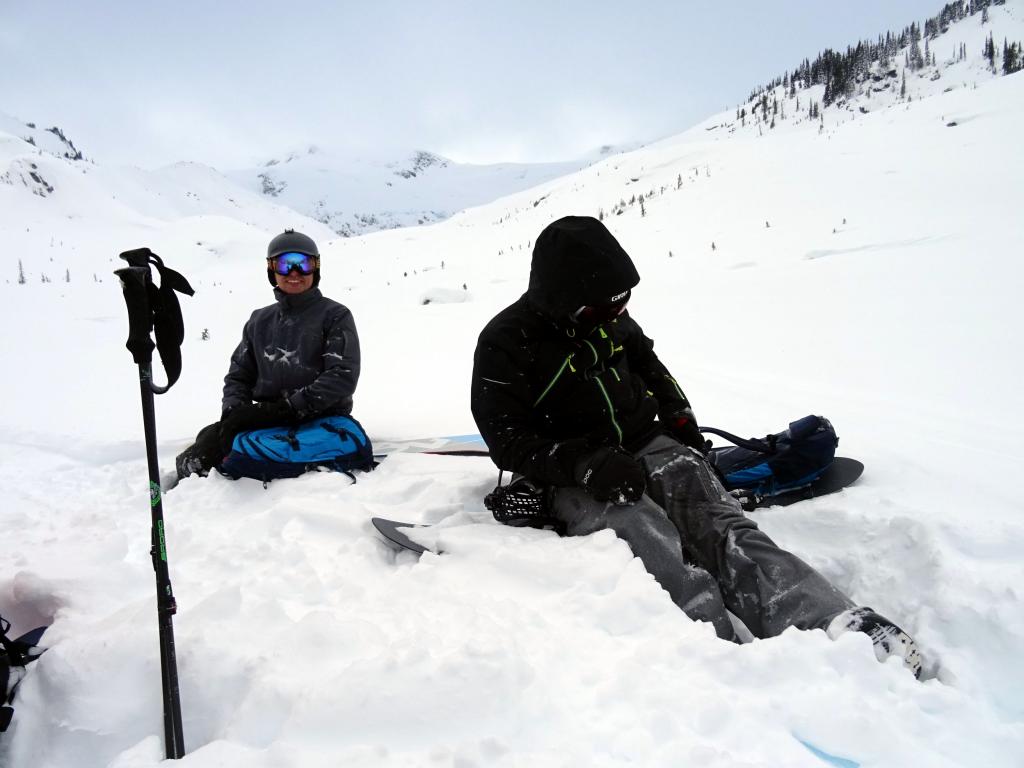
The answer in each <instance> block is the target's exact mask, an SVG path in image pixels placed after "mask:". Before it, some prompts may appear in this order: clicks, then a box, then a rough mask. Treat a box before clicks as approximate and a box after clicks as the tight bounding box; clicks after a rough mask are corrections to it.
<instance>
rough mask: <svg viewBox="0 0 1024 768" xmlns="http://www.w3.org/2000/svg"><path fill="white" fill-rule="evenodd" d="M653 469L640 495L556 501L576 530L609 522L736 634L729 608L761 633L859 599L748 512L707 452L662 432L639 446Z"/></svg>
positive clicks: (570, 493)
mask: <svg viewBox="0 0 1024 768" xmlns="http://www.w3.org/2000/svg"><path fill="white" fill-rule="evenodd" d="M634 455H635V456H636V458H637V459H638V460H639V461H640V462H641V463H642V465H643V467H644V470H645V472H646V475H647V492H646V493H645V494H644V495H643V497H641V499H640V500H639V501H637V502H636V503H635V504H628V505H624V506H616V505H613V504H610V503H606V502H600V501H596V500H595V499H593V498H592V497H591V496H589V495H588V494H587V493H586V492H585V491H583V490H582V489H580V488H558V489H556V491H555V495H554V502H553V508H554V509H553V511H554V514H555V516H556V517H558V519H560V520H561V521H562V522H564V523H565V525H566V529H567V530H566V533H567V534H568V535H570V536H584V535H586V534H589V533H594V532H595V531H600V530H603V529H605V528H609V529H611V530H613V531H615V533H616V535H617V536H618V537H619V538H621V539H623V540H624V541H625V542H626V543H627V544H628V545H629V547H630V549H632V551H633V554H634V555H635V556H636V557H638V558H640V560H641V561H642V562H643V564H644V567H645V568H646V569H647V572H648V573H650V574H651V575H652V576H654V578H655V579H656V580H657V581H658V583H659V584H661V586H662V587H663V588H664V589H665V590H666V591H667V592H668V593H669V595H670V596H671V598H672V600H673V602H675V604H676V605H678V606H679V607H680V608H681V609H682V610H683V611H684V612H685V613H686V615H687V616H689V617H690V618H691V619H693V620H694V621H710V622H711V623H712V624H713V625H714V627H715V631H716V632H717V633H718V636H719V637H721V638H724V639H727V640H734V641H735V640H736V639H737V638H736V633H735V631H734V629H733V626H732V622H731V621H730V619H729V616H728V615H727V613H726V609H728V610H729V611H731V612H732V613H733V614H734V615H735V616H736V617H737V618H738V619H739V620H740V621H742V622H743V623H744V624H745V625H746V626H747V628H748V629H749V630H750V632H751V633H752V634H753V635H754V636H755V637H759V638H764V637H774V636H775V635H778V634H779V633H780V632H782V631H783V630H784V629H786V628H787V627H791V626H792V627H797V628H798V629H824V628H825V627H826V626H827V625H828V623H829V621H830V620H831V619H832V618H833V617H834V616H836V615H837V614H839V613H841V612H842V611H845V610H847V609H848V608H852V607H853V605H854V603H853V602H852V601H851V600H850V599H849V598H848V597H847V596H846V595H844V594H843V593H842V592H840V591H839V590H838V589H836V588H835V587H833V586H832V585H831V584H830V583H829V582H828V581H827V580H826V579H825V577H824V576H822V575H821V574H820V573H818V572H817V571H815V570H814V569H813V568H811V566H809V565H807V563H805V562H803V561H802V560H801V559H800V558H798V557H796V555H793V554H791V553H790V552H787V551H786V550H784V549H782V548H780V547H779V546H778V545H777V544H775V542H773V541H772V540H771V539H770V538H768V536H766V535H765V534H764V533H762V532H761V530H760V529H759V528H758V527H757V524H756V523H754V522H753V521H752V520H749V519H748V518H747V517H746V516H745V515H744V514H743V510H742V508H741V507H740V504H739V502H738V501H737V500H736V499H735V498H733V497H732V496H731V495H730V494H729V493H728V492H727V491H726V490H725V489H724V488H723V487H722V484H721V482H720V481H719V480H718V477H717V476H716V475H715V473H714V471H713V470H712V469H711V468H710V467H709V466H708V464H707V462H705V461H704V459H703V457H702V456H701V455H700V454H699V453H697V452H696V451H694V450H693V449H691V448H688V447H686V446H684V445H681V444H679V443H677V442H676V441H675V440H673V439H672V438H670V437H665V436H659V437H656V438H654V439H653V440H652V441H651V442H650V443H648V444H647V445H646V446H644V447H643V448H642V449H641V450H640V451H637V452H636V454H634Z"/></svg>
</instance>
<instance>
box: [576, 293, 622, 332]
mask: <svg viewBox="0 0 1024 768" xmlns="http://www.w3.org/2000/svg"><path fill="white" fill-rule="evenodd" d="M629 295H630V291H626V292H625V293H624V294H621V295H620V296H616V297H614V298H613V299H612V301H610V302H608V303H607V304H593V305H591V304H584V305H583V306H582V307H580V308H579V309H577V310H576V311H575V312H573V313H572V321H573V322H574V323H577V324H579V325H601V323H610V322H611V321H612V320H614V319H615V318H616V317H618V316H619V315H621V314H622V313H623V312H625V311H626V304H628V303H629Z"/></svg>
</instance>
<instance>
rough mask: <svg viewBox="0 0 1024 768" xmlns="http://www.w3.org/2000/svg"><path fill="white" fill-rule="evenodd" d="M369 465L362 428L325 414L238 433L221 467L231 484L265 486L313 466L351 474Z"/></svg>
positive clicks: (349, 420)
mask: <svg viewBox="0 0 1024 768" xmlns="http://www.w3.org/2000/svg"><path fill="white" fill-rule="evenodd" d="M373 466H374V461H373V446H372V445H371V444H370V438H369V437H367V436H366V432H365V431H364V430H363V427H362V425H360V424H359V422H358V421H356V420H355V419H353V418H352V417H351V416H325V417H323V418H319V419H314V420H312V421H307V422H305V423H304V424H300V425H299V426H297V427H270V428H269V429H255V430H252V431H250V432H241V433H239V434H237V435H235V439H234V440H233V441H232V443H231V453H229V454H228V455H227V457H226V458H225V459H224V461H223V462H221V465H220V467H219V469H220V471H221V472H223V473H224V474H225V475H227V476H228V477H232V478H234V479H235V480H237V479H238V478H240V477H251V478H253V479H255V480H262V481H263V482H269V481H270V480H276V479H278V478H283V477H298V476H299V475H301V474H303V473H304V472H308V471H309V470H310V469H314V468H317V467H326V468H327V469H332V470H336V471H338V472H351V471H352V470H354V469H363V470H370V469H373Z"/></svg>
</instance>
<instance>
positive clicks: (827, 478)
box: [370, 457, 864, 554]
mask: <svg viewBox="0 0 1024 768" xmlns="http://www.w3.org/2000/svg"><path fill="white" fill-rule="evenodd" d="M863 472H864V465H863V464H861V463H860V462H859V461H857V460H856V459H848V458H845V457H837V458H836V459H835V461H833V462H832V464H831V465H830V466H829V468H828V469H827V470H825V473H824V474H823V475H822V476H821V477H819V478H818V479H817V480H815V481H814V482H813V483H811V484H810V485H808V486H806V487H805V488H799V489H797V490H795V491H789V492H788V493H781V494H778V495H777V496H769V497H766V498H761V499H744V498H741V499H740V502H741V503H742V504H743V506H744V509H746V510H748V511H750V510H752V509H760V508H763V507H774V506H780V507H786V506H789V505H790V504H795V503H796V502H798V501H805V500H807V499H814V498H817V497H818V496H827V495H828V494H830V493H836V492H837V491H841V490H843V488H846V487H847V486H848V485H852V484H853V483H854V482H856V480H857V479H858V478H859V477H860V476H861V474H862V473H863ZM370 522H372V523H373V527H374V528H376V529H377V532H378V533H380V535H381V536H383V537H384V539H385V541H387V543H388V544H389V545H390V546H391V547H393V548H394V549H399V550H401V549H408V550H409V551H411V552H416V553H418V554H423V553H424V552H426V551H427V550H428V549H429V548H428V547H424V546H423V545H422V544H417V543H416V542H415V541H413V540H412V539H410V538H409V537H408V536H406V535H405V533H403V530H404V529H407V528H426V527H428V526H425V525H417V524H415V523H402V522H399V521H397V520H387V519H385V518H383V517H375V518H373V519H372V520H371V521H370ZM430 551H431V552H433V551H434V550H430ZM438 554H440V553H438Z"/></svg>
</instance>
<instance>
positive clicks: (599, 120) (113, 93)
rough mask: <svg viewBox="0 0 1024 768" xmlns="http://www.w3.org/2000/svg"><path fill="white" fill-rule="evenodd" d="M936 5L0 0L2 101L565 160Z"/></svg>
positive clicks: (125, 137) (77, 123)
mask: <svg viewBox="0 0 1024 768" xmlns="http://www.w3.org/2000/svg"><path fill="white" fill-rule="evenodd" d="M942 4H943V3H942V2H941V0H900V2H897V3H893V2H887V1H886V0H860V1H859V2H857V3H850V2H845V1H840V0H779V2H775V3H765V2H755V1H753V0H734V2H730V3H715V2H689V1H688V0H687V1H685V2H684V1H683V0H678V1H677V2H671V1H670V0H649V2H646V3H643V4H642V5H636V4H632V3H626V2H621V1H620V2H608V1H606V0H592V1H591V2H585V1H583V0H566V1H565V2H558V0H546V1H545V2H541V1H539V0H517V1H515V2H513V1H512V0H505V2H488V1H487V0H476V1H475V2H474V1H473V0H433V2H412V1H411V0H408V1H407V2H397V1H389V0H373V1H371V0H362V1H361V2H343V1H340V0H338V1H336V2H326V1H325V2H313V1H312V0H276V1H275V2H270V1H269V0H247V1H246V2H242V1H240V0H237V1H236V0H230V1H228V0H225V1H223V2H216V0H208V2H200V1H199V0H175V1H174V2H146V1H145V0H105V1H100V2H83V1H82V0H60V1H57V0H32V1H31V2H28V1H25V0H0V112H5V113H8V114H11V115H14V116H16V117H19V118H21V119H23V120H26V121H35V122H38V123H41V124H43V125H51V124H57V125H60V126H61V127H62V128H64V129H65V132H66V133H67V134H68V135H69V136H70V137H71V138H72V139H73V140H74V141H75V142H76V144H78V145H79V146H80V148H81V149H82V150H83V151H84V152H85V153H86V155H87V156H89V157H91V158H94V159H96V160H98V161H100V162H118V163H134V164H138V165H142V166H146V167H150V166H155V165H159V164H163V163H168V162H174V161H177V160H183V159H188V160H197V161H201V162H206V163H210V164H212V165H215V166H218V167H220V168H231V167H244V166H248V165H251V164H254V163H255V162H261V161H263V160H266V159H269V158H270V157H273V156H275V155H281V154H284V153H285V152H287V151H289V150H291V149H295V148H299V147H302V146H304V145H307V144H310V143H315V144H318V145H320V146H322V147H325V148H330V149H332V150H333V151H336V152H338V153H342V154H352V155H361V154H368V153H372V154H376V155H381V156H390V155H393V154H394V153H402V152H405V151H408V150H411V149H420V148H422V149H428V150H432V151H435V152H439V153H441V154H445V155H447V156H449V157H451V158H453V159H456V160H463V161H472V162H496V161H502V160H519V161H541V160H555V159H567V158H570V157H574V156H577V155H581V154H583V153H585V152H587V151H589V150H592V149H594V148H595V147H597V146H599V145H601V144H606V143H619V142H628V141H644V140H651V139H656V138H661V137H663V136H667V135H671V134H673V133H678V132H680V131H682V130H685V129H686V128H688V127H689V126H691V125H692V124H694V123H696V122H698V121H699V120H701V119H703V118H704V117H707V116H708V115H710V114H711V113H713V112H717V111H719V110H721V109H725V108H731V107H734V106H735V105H736V104H737V103H739V102H740V101H741V100H742V99H743V98H744V97H745V96H746V95H747V94H748V93H749V91H750V90H751V89H752V88H753V87H754V86H756V85H757V84H759V83H761V82H764V81H765V80H768V79H770V78H772V77H774V76H776V75H781V74H782V72H783V71H785V70H788V69H792V67H793V66H794V65H795V64H796V63H798V62H799V61H801V60H802V59H803V58H804V57H809V58H813V57H814V55H815V54H817V53H818V52H819V51H820V50H822V49H824V48H827V47H833V48H838V47H845V46H846V44H847V43H850V42H854V41H856V39H858V38H864V37H870V38H874V37H875V35H876V34H877V33H878V32H881V31H884V30H886V29H894V30H895V29H899V28H902V27H903V26H904V25H906V24H909V23H910V22H911V21H918V22H921V21H922V20H923V19H924V17H925V16H927V15H932V14H934V13H937V12H938V10H939V9H940V8H941V6H942Z"/></svg>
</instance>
